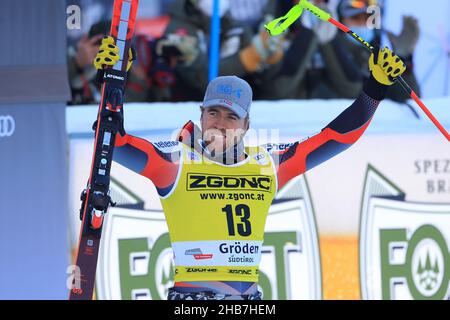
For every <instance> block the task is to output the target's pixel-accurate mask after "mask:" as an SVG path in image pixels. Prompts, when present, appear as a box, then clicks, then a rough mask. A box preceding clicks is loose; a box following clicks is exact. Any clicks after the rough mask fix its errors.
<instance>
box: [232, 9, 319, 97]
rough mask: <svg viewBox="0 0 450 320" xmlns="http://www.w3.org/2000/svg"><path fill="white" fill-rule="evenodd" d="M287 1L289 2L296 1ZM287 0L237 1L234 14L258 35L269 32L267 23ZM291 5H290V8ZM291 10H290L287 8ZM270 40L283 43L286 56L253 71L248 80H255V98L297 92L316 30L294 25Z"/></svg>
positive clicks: (253, 82) (295, 94) (294, 94)
mask: <svg viewBox="0 0 450 320" xmlns="http://www.w3.org/2000/svg"><path fill="white" fill-rule="evenodd" d="M294 2H295V1H291V0H289V1H286V4H289V5H292V4H295V3H294ZM283 4H285V3H284V2H280V1H274V0H242V1H236V2H234V3H233V6H232V7H231V9H230V13H231V16H232V17H233V18H234V19H235V20H237V21H239V22H240V23H241V24H244V25H246V26H247V27H249V28H250V29H251V30H252V31H253V34H254V36H255V35H257V34H258V33H260V32H264V33H265V28H264V25H265V24H266V23H267V22H268V21H271V20H272V19H274V17H275V16H278V15H279V14H280V13H284V12H283V10H284V9H285V6H283ZM289 9H290V8H289ZM286 11H287V10H286ZM291 31H292V32H289V33H287V34H286V35H283V36H281V37H277V38H278V39H276V38H271V39H270V41H279V42H282V43H283V50H284V56H283V59H282V60H281V61H280V63H277V64H271V65H265V66H263V67H262V68H261V69H260V70H258V71H257V72H255V73H252V74H251V75H250V76H249V77H247V80H248V81H249V82H250V83H251V84H252V87H253V90H254V96H255V99H264V100H269V99H289V98H295V97H296V96H297V91H298V87H299V84H300V82H301V81H302V79H303V77H304V74H305V66H306V62H307V61H308V60H310V56H311V54H312V52H313V50H314V48H315V42H314V39H312V37H313V33H312V32H311V30H307V29H305V28H300V29H298V28H297V29H293V30H291Z"/></svg>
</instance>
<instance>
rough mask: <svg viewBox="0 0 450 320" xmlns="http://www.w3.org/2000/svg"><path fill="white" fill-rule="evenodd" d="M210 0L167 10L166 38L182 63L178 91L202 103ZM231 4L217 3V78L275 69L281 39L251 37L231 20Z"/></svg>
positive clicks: (186, 0) (186, 1) (177, 4)
mask: <svg viewBox="0 0 450 320" xmlns="http://www.w3.org/2000/svg"><path fill="white" fill-rule="evenodd" d="M212 1H213V0H182V1H181V0H180V1H176V2H174V3H173V6H172V7H171V10H170V18H171V21H170V23H169V25H168V27H167V29H166V31H165V37H166V38H167V39H171V41H173V42H174V43H175V42H177V41H178V42H179V50H180V52H182V59H180V61H179V63H178V64H177V66H176V68H175V72H176V76H177V81H178V85H179V87H182V88H183V89H184V90H183V91H184V96H185V99H186V100H201V99H202V97H203V95H202V92H203V91H204V89H205V88H206V86H207V84H208V68H209V59H208V46H209V38H210V19H211V11H212V10H211V9H212ZM229 8H230V0H221V1H220V13H221V18H222V19H221V34H220V44H221V52H220V63H219V74H220V75H231V74H233V75H236V76H240V77H245V76H248V75H251V74H253V73H255V72H257V71H258V70H261V69H262V67H263V66H264V65H265V64H269V65H274V64H276V63H278V62H279V61H280V60H281V59H282V57H283V50H282V48H281V42H280V39H279V38H278V39H276V38H271V37H269V36H268V35H267V32H265V30H261V32H260V33H258V34H257V35H256V36H253V37H252V32H251V30H250V29H249V28H246V27H245V26H242V25H241V24H239V23H238V22H237V21H235V20H233V19H232V17H231V16H230V14H229Z"/></svg>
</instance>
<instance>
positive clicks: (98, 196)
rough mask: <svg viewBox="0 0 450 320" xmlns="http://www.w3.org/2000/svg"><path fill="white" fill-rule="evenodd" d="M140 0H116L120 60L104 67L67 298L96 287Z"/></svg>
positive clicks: (114, 30)
mask: <svg viewBox="0 0 450 320" xmlns="http://www.w3.org/2000/svg"><path fill="white" fill-rule="evenodd" d="M138 4H139V0H115V1H114V13H113V19H112V23H111V32H110V33H111V36H113V37H114V39H115V40H116V45H117V46H118V47H119V49H120V61H119V62H118V63H117V64H116V65H115V66H114V67H113V68H109V69H106V70H104V72H103V75H102V76H103V81H104V82H103V85H102V100H101V102H100V105H99V109H98V116H97V121H96V128H95V143H94V152H93V156H92V164H91V171H90V176H89V180H88V184H87V187H86V189H85V190H84V191H83V193H82V195H81V201H82V205H81V209H80V218H81V220H82V224H81V231H80V239H79V244H78V252H77V256H76V262H75V265H76V269H75V272H74V279H73V280H74V281H73V284H72V288H71V290H70V296H69V300H91V299H92V297H93V293H94V287H95V273H96V269H97V260H98V252H99V247H100V237H101V234H102V227H103V217H104V215H105V214H106V213H107V211H108V208H109V205H110V204H112V205H114V204H113V202H112V201H111V197H110V195H109V183H110V170H111V163H112V158H113V151H114V144H115V138H116V134H117V133H119V132H122V130H123V129H122V128H123V110H122V108H123V97H124V92H125V83H126V79H127V71H126V69H127V62H128V52H129V49H130V47H131V40H132V38H133V34H134V26H135V20H136V14H137V9H138Z"/></svg>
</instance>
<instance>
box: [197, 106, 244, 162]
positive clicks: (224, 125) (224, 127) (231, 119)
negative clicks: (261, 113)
mask: <svg viewBox="0 0 450 320" xmlns="http://www.w3.org/2000/svg"><path fill="white" fill-rule="evenodd" d="M201 111H202V115H201V118H200V120H201V124H202V135H203V141H205V143H206V146H207V148H208V150H209V151H210V152H213V151H214V152H215V153H223V152H225V151H226V150H228V149H229V148H231V147H233V146H234V145H235V144H237V143H239V142H240V141H241V140H242V139H243V137H244V135H245V133H246V132H247V130H248V126H249V120H248V118H245V119H241V118H239V116H238V115H237V114H236V113H234V112H233V111H231V110H230V109H227V108H224V107H208V108H201Z"/></svg>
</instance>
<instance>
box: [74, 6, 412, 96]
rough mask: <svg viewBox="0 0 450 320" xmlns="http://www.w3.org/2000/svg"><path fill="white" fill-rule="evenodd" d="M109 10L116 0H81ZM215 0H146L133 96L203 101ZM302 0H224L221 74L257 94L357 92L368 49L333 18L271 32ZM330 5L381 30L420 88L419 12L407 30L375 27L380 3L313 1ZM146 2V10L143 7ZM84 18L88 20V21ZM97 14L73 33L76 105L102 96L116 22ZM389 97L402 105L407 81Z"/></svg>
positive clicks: (366, 32)
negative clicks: (104, 42) (102, 70)
mask: <svg viewBox="0 0 450 320" xmlns="http://www.w3.org/2000/svg"><path fill="white" fill-rule="evenodd" d="M78 1H79V2H81V3H80V5H81V7H82V10H83V5H85V6H86V7H89V8H91V9H92V10H96V12H97V15H98V16H100V17H110V16H111V10H112V5H111V3H112V1H113V0H102V1H99V0H96V1H95V6H90V4H89V2H90V0H78ZM212 2H213V0H159V1H156V0H152V1H141V4H140V16H139V20H140V21H139V25H138V33H137V35H136V37H135V43H134V47H135V49H136V52H137V60H136V61H135V62H134V64H133V68H132V69H131V71H130V74H129V79H128V85H127V93H126V100H127V101H128V102H156V101H201V100H202V99H203V93H204V90H205V88H206V86H207V83H208V68H209V59H208V47H209V39H210V19H211V14H212V13H211V11H212V10H211V8H212ZM296 2H297V1H292V0H278V1H277V0H220V8H219V12H220V16H221V33H220V61H219V75H236V76H239V77H241V78H244V79H246V80H247V81H248V82H249V83H250V84H251V85H252V88H253V90H254V98H255V99H256V100H258V99H263V100H272V99H277V100H278V99H336V98H347V99H352V98H355V97H356V96H357V95H358V93H359V92H360V90H361V88H362V86H363V82H364V79H365V78H366V77H367V76H368V75H369V70H368V66H367V61H368V58H369V53H368V52H367V51H366V49H365V48H363V47H362V46H361V45H360V44H359V43H357V42H356V41H355V40H353V39H352V38H351V37H349V36H348V35H346V34H344V33H342V32H338V30H337V28H335V27H334V26H333V25H331V24H329V23H326V22H322V21H320V20H319V19H317V18H315V17H314V16H312V15H311V14H309V13H305V14H303V15H302V18H301V19H299V21H297V22H296V23H295V24H294V25H293V26H292V27H291V28H290V29H289V31H288V32H287V33H285V34H283V35H282V36H279V37H270V36H269V35H268V34H267V32H266V31H265V28H264V24H265V23H267V22H268V21H270V20H272V19H274V18H276V17H278V16H281V15H284V14H285V13H286V12H287V11H288V10H289V9H290V8H291V7H292V5H294V4H295V3H296ZM311 2H313V3H315V4H316V5H318V6H319V7H321V8H323V9H324V10H326V11H328V12H330V13H331V14H332V15H333V16H334V17H337V18H338V19H339V20H340V21H341V22H343V23H344V24H346V25H347V26H349V27H350V28H351V29H352V30H354V31H355V32H356V33H358V34H360V35H361V36H362V37H363V38H364V39H365V40H367V41H368V42H370V43H374V44H377V43H380V39H381V37H382V36H383V35H386V36H387V38H388V39H389V42H390V46H391V47H392V48H393V49H394V51H395V52H396V53H397V54H398V55H399V56H400V57H401V58H402V59H403V61H404V62H405V63H406V64H407V67H408V68H407V72H406V74H405V75H404V78H405V80H406V81H407V82H408V83H409V84H410V85H411V87H412V88H413V89H414V90H415V91H416V92H417V93H419V94H420V88H419V85H418V82H417V79H416V77H415V74H414V64H413V57H414V51H415V47H416V44H417V42H418V39H419V33H420V29H419V25H418V22H417V20H416V19H415V18H414V17H410V16H404V17H399V19H403V30H402V31H401V33H400V34H398V35H395V34H393V33H391V32H389V31H388V30H384V29H383V28H381V29H370V28H369V27H368V26H367V21H368V19H369V17H370V14H369V13H368V10H367V9H368V7H369V5H372V4H375V5H376V0H335V1H333V0H329V1H327V0H311ZM141 7H142V8H141ZM86 19H87V18H86ZM87 20H88V19H87ZM99 20H100V21H96V22H95V23H94V21H92V24H91V26H90V28H89V30H86V32H85V33H84V34H78V35H77V36H76V37H73V35H72V37H70V36H69V49H68V65H69V76H70V85H71V90H72V101H71V104H90V103H98V102H99V100H100V90H99V88H100V87H99V84H98V83H96V70H95V69H94V67H93V65H92V61H93V59H94V56H95V54H96V53H97V51H98V47H99V42H100V41H101V38H102V37H103V36H104V35H105V34H108V33H109V25H110V21H108V20H101V19H99ZM389 98H390V99H392V100H395V101H398V102H405V101H406V100H407V99H408V98H409V97H408V96H407V95H406V94H405V93H404V92H403V90H402V89H401V87H400V85H396V86H393V88H392V89H391V90H390V92H389Z"/></svg>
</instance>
